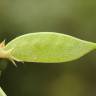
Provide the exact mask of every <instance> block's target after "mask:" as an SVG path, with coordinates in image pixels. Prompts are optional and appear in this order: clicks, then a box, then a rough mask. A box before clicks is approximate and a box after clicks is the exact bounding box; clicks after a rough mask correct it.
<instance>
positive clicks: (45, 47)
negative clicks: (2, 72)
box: [3, 32, 96, 63]
mask: <svg viewBox="0 0 96 96" xmlns="http://www.w3.org/2000/svg"><path fill="white" fill-rule="evenodd" d="M94 49H96V43H92V42H88V41H84V40H80V39H77V38H75V37H72V36H69V35H65V34H61V33H56V32H37V33H29V34H25V35H22V36H19V37H17V38H15V39H13V40H12V41H10V42H9V43H8V44H7V45H6V46H5V47H4V48H3V50H4V51H6V52H7V56H5V55H4V56H5V57H7V58H9V59H11V60H16V61H25V62H42V63H58V62H67V61H72V60H75V59H78V58H80V57H82V56H83V55H85V54H87V53H88V52H90V51H92V50H94ZM8 50H9V51H8Z"/></svg>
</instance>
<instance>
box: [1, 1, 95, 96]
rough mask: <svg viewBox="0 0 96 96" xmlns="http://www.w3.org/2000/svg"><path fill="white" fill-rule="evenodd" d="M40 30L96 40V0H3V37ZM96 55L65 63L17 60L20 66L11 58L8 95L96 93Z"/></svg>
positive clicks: (3, 82)
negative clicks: (37, 62) (14, 63)
mask: <svg viewBox="0 0 96 96" xmlns="http://www.w3.org/2000/svg"><path fill="white" fill-rule="evenodd" d="M36 31H51V32H62V33H65V34H69V35H73V36H76V37H79V38H81V39H85V40H89V41H93V42H96V1H95V0H0V41H2V40H4V39H6V42H8V41H10V40H12V39H13V38H14V37H16V36H19V35H21V34H25V33H30V32H36ZM95 58H96V53H95V52H93V53H91V54H88V55H86V56H84V57H83V58H81V59H80V60H76V61H73V62H68V63H62V64H36V63H24V64H22V63H18V62H17V64H18V68H15V67H14V66H13V65H12V63H11V62H10V61H7V62H8V63H9V64H8V67H7V68H6V70H4V71H3V72H2V76H1V85H2V87H3V89H4V91H5V92H6V93H7V94H8V96H95V95H96V74H95V73H96V64H95V62H96V59H95ZM4 62H6V61H4Z"/></svg>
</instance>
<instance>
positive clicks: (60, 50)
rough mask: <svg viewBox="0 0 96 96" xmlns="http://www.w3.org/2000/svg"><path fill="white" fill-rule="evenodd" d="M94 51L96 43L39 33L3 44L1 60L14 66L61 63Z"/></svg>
mask: <svg viewBox="0 0 96 96" xmlns="http://www.w3.org/2000/svg"><path fill="white" fill-rule="evenodd" d="M94 49H96V43H92V42H88V41H85V40H80V39H77V38H75V37H72V36H69V35H65V34H61V33H56V32H37V33H29V34H25V35H22V36H19V37H17V38H15V39H13V40H12V41H10V42H9V43H8V44H7V45H5V43H4V42H2V43H1V44H0V58H7V59H9V60H11V61H12V62H13V63H14V64H15V62H14V61H20V62H41V63H60V62H68V61H72V60H76V59H78V58H80V57H82V56H83V55H85V54H87V53H88V52H90V51H92V50H94ZM15 65H16V64H15ZM0 96H1V95H0ZM2 96H6V95H2Z"/></svg>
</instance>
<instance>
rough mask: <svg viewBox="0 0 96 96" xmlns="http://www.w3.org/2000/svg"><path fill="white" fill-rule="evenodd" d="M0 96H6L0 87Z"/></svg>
mask: <svg viewBox="0 0 96 96" xmlns="http://www.w3.org/2000/svg"><path fill="white" fill-rule="evenodd" d="M0 96H7V95H6V94H5V93H4V91H3V90H2V89H1V87H0Z"/></svg>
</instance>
